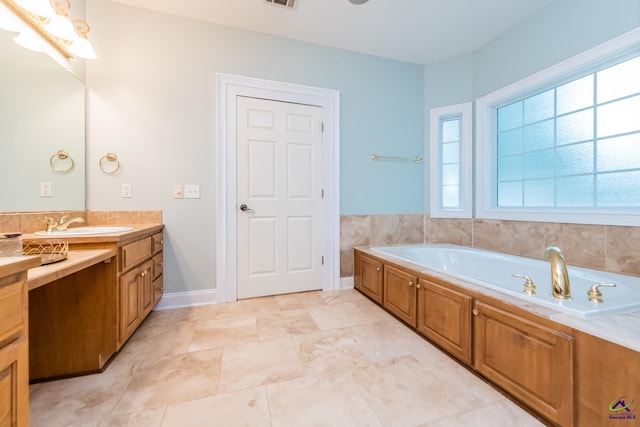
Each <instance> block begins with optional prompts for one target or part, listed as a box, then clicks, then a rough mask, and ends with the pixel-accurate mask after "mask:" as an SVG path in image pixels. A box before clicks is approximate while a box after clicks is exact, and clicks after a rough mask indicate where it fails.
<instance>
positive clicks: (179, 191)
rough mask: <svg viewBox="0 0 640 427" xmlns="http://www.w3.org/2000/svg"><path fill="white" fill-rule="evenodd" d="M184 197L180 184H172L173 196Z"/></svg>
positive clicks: (175, 197)
mask: <svg viewBox="0 0 640 427" xmlns="http://www.w3.org/2000/svg"><path fill="white" fill-rule="evenodd" d="M183 197H184V193H183V190H182V185H174V186H173V198H174V199H182V198H183Z"/></svg>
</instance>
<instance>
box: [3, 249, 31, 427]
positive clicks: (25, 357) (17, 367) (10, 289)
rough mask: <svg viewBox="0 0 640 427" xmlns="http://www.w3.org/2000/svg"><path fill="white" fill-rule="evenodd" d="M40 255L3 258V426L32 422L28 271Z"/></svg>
mask: <svg viewBox="0 0 640 427" xmlns="http://www.w3.org/2000/svg"><path fill="white" fill-rule="evenodd" d="M39 264H40V260H39V258H36V257H25V258H24V259H23V258H22V257H20V258H3V259H1V261H0V426H18V427H22V426H24V427H27V426H28V425H29V353H28V348H29V341H28V335H27V334H28V319H29V316H28V307H29V303H28V286H27V270H28V269H29V268H32V267H36V266H38V265H39Z"/></svg>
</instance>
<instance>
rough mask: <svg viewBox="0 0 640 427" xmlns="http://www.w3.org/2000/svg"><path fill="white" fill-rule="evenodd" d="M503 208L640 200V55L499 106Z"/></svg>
mask: <svg viewBox="0 0 640 427" xmlns="http://www.w3.org/2000/svg"><path fill="white" fill-rule="evenodd" d="M496 118H497V121H496V124H495V129H496V144H497V147H496V157H497V158H496V167H495V168H496V169H495V180H496V191H497V194H496V200H497V204H498V207H509V208H514V207H521V208H532V209H533V208H543V207H547V208H548V207H551V208H555V207H557V208H598V207H604V208H608V207H614V208H629V207H634V208H636V207H639V206H640V57H636V58H633V59H630V60H627V61H626V62H622V63H620V64H617V65H614V66H612V67H609V68H606V69H604V70H601V71H598V72H595V73H592V74H589V75H586V76H583V77H580V78H578V79H576V80H573V81H570V82H568V83H563V84H562V85H559V86H557V87H555V88H553V89H549V90H546V91H544V92H541V93H538V94H536V95H532V96H529V97H526V98H522V99H518V100H516V101H515V102H512V103H510V104H507V105H504V106H502V107H499V108H497V109H496Z"/></svg>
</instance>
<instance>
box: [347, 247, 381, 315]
mask: <svg viewBox="0 0 640 427" xmlns="http://www.w3.org/2000/svg"><path fill="white" fill-rule="evenodd" d="M383 267H384V264H383V263H382V262H381V261H380V260H377V259H374V258H371V257H368V256H366V255H360V256H358V257H357V258H356V260H355V265H354V278H353V282H354V287H355V288H356V289H357V290H359V291H360V292H362V293H363V294H365V295H366V296H368V297H369V298H371V299H372V300H374V301H375V302H377V303H378V304H382V280H383V272H382V270H383Z"/></svg>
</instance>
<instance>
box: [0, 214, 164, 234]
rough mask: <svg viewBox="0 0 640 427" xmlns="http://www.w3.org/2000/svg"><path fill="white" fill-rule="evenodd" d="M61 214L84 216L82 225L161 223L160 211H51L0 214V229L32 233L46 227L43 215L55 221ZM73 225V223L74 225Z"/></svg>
mask: <svg viewBox="0 0 640 427" xmlns="http://www.w3.org/2000/svg"><path fill="white" fill-rule="evenodd" d="M63 216H68V217H69V218H76V217H80V218H84V220H85V221H86V224H83V225H131V224H161V223H162V211H52V212H15V213H2V214H0V231H5V232H6V231H20V232H22V233H33V232H36V231H42V230H45V229H46V227H47V226H46V220H45V217H51V218H53V219H55V220H56V221H57V220H59V219H60V218H61V217H63ZM74 226H75V225H74Z"/></svg>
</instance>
